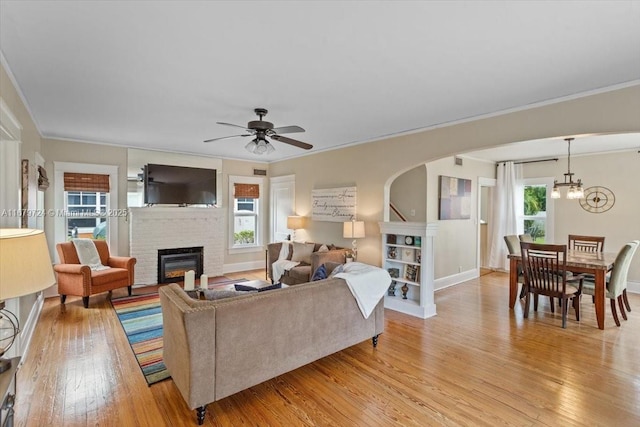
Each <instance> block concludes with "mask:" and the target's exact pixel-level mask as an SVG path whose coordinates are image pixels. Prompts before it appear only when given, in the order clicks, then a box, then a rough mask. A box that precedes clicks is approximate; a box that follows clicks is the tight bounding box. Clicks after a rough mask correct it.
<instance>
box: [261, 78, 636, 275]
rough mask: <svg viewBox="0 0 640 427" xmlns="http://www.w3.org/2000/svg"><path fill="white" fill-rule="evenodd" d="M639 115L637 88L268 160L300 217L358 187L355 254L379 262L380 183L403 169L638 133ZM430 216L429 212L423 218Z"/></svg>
mask: <svg viewBox="0 0 640 427" xmlns="http://www.w3.org/2000/svg"><path fill="white" fill-rule="evenodd" d="M638 117H640V85H636V86H633V87H629V88H624V89H619V90H614V91H610V92H606V93H601V94H595V95H591V96H585V97H582V98H578V99H574V100H569V101H564V102H559V103H556V104H552V105H547V106H541V107H537V108H532V109H529V110H523V111H518V112H513V113H509V114H504V115H500V116H495V117H489V118H485V119H481V120H475V121H471V122H468V123H462V124H457V125H455V124H454V125H450V126H447V127H442V128H437V129H433V130H428V131H424V132H420V133H415V134H411V135H405V136H400V137H396V138H388V139H384V140H381V141H375V142H371V143H367V144H361V145H356V146H351V147H346V148H343V149H340V150H333V151H326V152H320V153H316V154H312V155H308V156H304V157H300V158H296V159H291V160H285V161H281V162H274V163H272V164H271V165H270V175H271V176H274V177H276V176H283V175H290V174H293V175H295V176H296V209H297V211H298V213H299V214H300V215H309V212H310V211H311V190H313V189H317V188H332V187H342V186H353V185H355V186H357V188H358V193H357V212H358V219H361V220H364V221H365V226H366V234H367V237H366V238H365V239H360V240H359V241H358V248H359V254H358V255H359V257H360V260H362V261H363V262H367V263H371V264H374V265H380V260H381V253H380V251H381V242H380V235H379V229H378V221H382V220H383V218H384V214H383V210H384V188H385V186H388V185H390V184H391V182H392V181H393V179H394V178H395V177H396V176H398V175H400V174H401V173H403V172H404V171H407V170H409V169H412V168H414V167H416V166H418V165H419V164H423V163H428V162H430V161H434V160H438V159H442V158H445V157H449V156H453V155H456V154H462V153H465V152H469V151H473V150H476V149H480V148H489V147H493V146H498V145H502V144H506V143H512V142H517V141H526V140H531V139H539V138H547V137H558V136H564V135H579V134H588V133H599V132H639V131H640V121H639V120H638ZM465 160H466V159H465ZM453 170H455V169H453ZM489 176H490V177H492V176H494V175H489ZM476 184H477V182H476ZM436 194H437V193H436ZM427 203H429V199H428V200H427ZM433 218H434V216H433V215H432V214H430V213H429V211H427V220H428V221H429V220H431V219H433ZM307 227H308V228H307V229H306V230H305V232H306V234H307V236H308V239H309V240H311V241H318V242H329V243H335V244H338V243H341V244H342V245H348V244H349V242H348V240H346V239H343V238H342V230H341V227H339V225H338V224H337V223H329V222H317V221H308V226H307ZM441 236H442V234H441ZM436 239H441V238H439V237H437V238H436ZM450 250H451V251H463V250H464V251H467V250H469V251H474V252H475V250H476V249H475V247H474V248H469V247H468V245H466V244H465V245H464V246H462V247H451V248H450ZM459 265H460V264H458V266H459ZM463 268H465V266H464V265H463ZM437 269H438V273H439V274H441V275H446V274H447V272H448V270H449V267H445V266H438V267H437Z"/></svg>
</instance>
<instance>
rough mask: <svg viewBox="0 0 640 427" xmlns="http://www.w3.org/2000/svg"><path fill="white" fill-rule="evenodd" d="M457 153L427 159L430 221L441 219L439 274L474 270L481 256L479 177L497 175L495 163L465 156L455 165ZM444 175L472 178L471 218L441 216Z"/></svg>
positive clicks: (437, 250)
mask: <svg viewBox="0 0 640 427" xmlns="http://www.w3.org/2000/svg"><path fill="white" fill-rule="evenodd" d="M453 162H454V159H453V157H447V158H444V159H440V160H436V161H434V162H430V163H427V222H437V223H438V234H437V236H436V239H435V272H434V274H435V278H436V279H441V278H443V277H448V276H452V275H455V274H458V273H463V272H466V271H469V270H473V269H475V268H476V267H477V260H478V235H479V234H478V221H479V218H478V213H479V208H478V177H483V178H495V174H496V167H495V165H494V164H493V163H487V162H480V161H474V160H470V159H464V162H463V165H462V166H455V165H454V163H453ZM440 175H445V176H452V177H455V178H464V179H470V180H471V218H470V219H453V220H442V221H440V220H438V216H439V212H438V211H439V207H438V206H439V204H438V197H439V193H440V189H439V179H438V178H439V177H440Z"/></svg>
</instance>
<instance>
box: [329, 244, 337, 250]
mask: <svg viewBox="0 0 640 427" xmlns="http://www.w3.org/2000/svg"><path fill="white" fill-rule="evenodd" d="M336 249H338V248H337V246H336V245H334V244H333V243H332V244H330V245H329V250H330V251H333V250H336Z"/></svg>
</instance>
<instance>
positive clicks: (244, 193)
mask: <svg viewBox="0 0 640 427" xmlns="http://www.w3.org/2000/svg"><path fill="white" fill-rule="evenodd" d="M233 197H234V198H236V199H259V198H260V186H259V185H258V184H233Z"/></svg>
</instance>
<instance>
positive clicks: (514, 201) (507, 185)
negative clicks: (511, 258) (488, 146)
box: [487, 162, 523, 270]
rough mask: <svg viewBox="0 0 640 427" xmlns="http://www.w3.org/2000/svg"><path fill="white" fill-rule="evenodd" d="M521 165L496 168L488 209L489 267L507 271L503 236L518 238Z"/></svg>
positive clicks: (502, 165) (506, 251)
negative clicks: (512, 235)
mask: <svg viewBox="0 0 640 427" xmlns="http://www.w3.org/2000/svg"><path fill="white" fill-rule="evenodd" d="M521 179H522V165H516V164H514V163H513V162H504V163H500V164H498V170H497V180H496V186H495V187H494V188H493V189H492V190H493V191H491V192H490V194H491V203H489V207H488V209H487V216H488V222H489V224H488V230H487V231H488V235H489V242H490V243H489V257H488V259H489V267H491V268H494V269H498V270H508V269H509V262H508V259H507V255H508V254H509V251H508V250H507V245H506V243H505V242H504V236H506V235H508V234H521V233H522V225H520V224H518V222H519V221H518V212H519V211H520V210H522V209H521V205H522V204H523V201H522V189H521Z"/></svg>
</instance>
